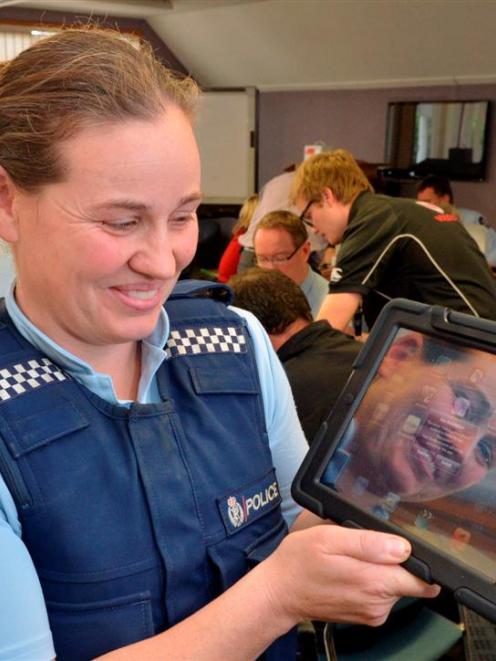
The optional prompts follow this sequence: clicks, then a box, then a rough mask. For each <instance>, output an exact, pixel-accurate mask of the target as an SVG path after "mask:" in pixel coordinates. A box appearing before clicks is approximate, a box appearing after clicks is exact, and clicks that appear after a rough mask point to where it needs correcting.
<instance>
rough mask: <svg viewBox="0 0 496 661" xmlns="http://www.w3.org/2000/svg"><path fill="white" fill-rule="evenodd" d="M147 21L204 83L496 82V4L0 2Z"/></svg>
mask: <svg viewBox="0 0 496 661" xmlns="http://www.w3.org/2000/svg"><path fill="white" fill-rule="evenodd" d="M8 5H17V6H20V7H28V6H29V7H38V8H39V7H44V8H46V9H57V10H71V11H78V12H80V11H93V12H94V13H98V14H102V13H104V14H105V13H107V14H109V15H121V16H136V17H140V18H146V20H147V21H148V23H149V24H150V26H151V27H152V28H153V29H154V30H155V32H156V33H157V34H158V35H159V36H160V37H162V39H163V40H164V41H165V43H166V44H167V45H168V47H169V48H170V49H171V50H172V52H173V53H174V54H175V55H176V56H177V58H178V59H179V60H180V61H181V62H183V64H184V65H185V66H186V68H187V69H189V70H190V72H191V73H192V74H193V75H194V76H195V77H196V78H197V79H198V80H199V82H200V83H202V84H203V85H208V86H228V87H231V86H247V85H255V86H256V87H259V88H260V89H262V90H290V89H295V90H296V89H302V90H303V89H326V88H327V89H354V88H364V87H388V86H395V87H396V86H402V85H434V84H447V83H453V82H455V83H460V84H466V83H485V82H490V83H494V82H496V67H495V65H496V38H495V34H496V0H141V1H140V0H86V1H83V0H81V1H80V0H0V7H2V6H8Z"/></svg>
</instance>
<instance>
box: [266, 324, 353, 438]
mask: <svg viewBox="0 0 496 661" xmlns="http://www.w3.org/2000/svg"><path fill="white" fill-rule="evenodd" d="M362 346H363V345H362V344H361V343H360V342H356V341H355V340H353V339H352V338H351V337H348V335H345V334H344V333H341V332H340V331H338V330H335V329H334V328H331V326H330V325H329V323H328V322H327V321H314V322H313V323H310V324H308V326H306V327H305V328H302V330H300V331H298V332H297V333H295V334H294V335H293V336H292V337H290V338H289V340H287V341H286V342H285V343H284V344H283V345H282V346H281V347H280V348H279V350H278V351H277V355H278V356H279V359H280V360H281V363H282V364H283V366H284V369H285V370H286V374H287V375H288V380H289V383H290V385H291V390H292V392H293V397H294V400H295V404H296V411H297V413H298V418H299V419H300V422H301V426H302V427H303V431H304V432H305V436H306V437H307V440H308V442H309V443H311V442H312V440H313V439H314V437H315V435H316V434H317V431H318V430H319V427H320V425H321V424H322V422H323V421H324V420H325V419H326V418H327V416H328V415H329V412H330V410H331V409H332V407H333V406H334V404H335V403H336V400H337V398H338V397H339V395H340V394H341V391H342V389H343V387H344V384H345V383H346V381H347V380H348V377H349V376H350V373H351V369H352V365H353V361H354V360H355V358H356V357H357V355H358V352H359V351H360V349H361V347H362Z"/></svg>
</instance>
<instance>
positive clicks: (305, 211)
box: [299, 200, 317, 227]
mask: <svg viewBox="0 0 496 661" xmlns="http://www.w3.org/2000/svg"><path fill="white" fill-rule="evenodd" d="M315 202H317V200H310V201H309V202H308V203H307V206H306V207H305V208H304V209H303V211H302V212H301V213H300V216H299V218H300V220H301V221H302V222H304V223H305V225H308V227H313V222H312V221H311V220H310V218H306V215H307V213H308V210H309V209H310V207H311V206H312V204H315Z"/></svg>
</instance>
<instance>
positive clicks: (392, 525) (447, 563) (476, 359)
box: [293, 299, 496, 621]
mask: <svg viewBox="0 0 496 661" xmlns="http://www.w3.org/2000/svg"><path fill="white" fill-rule="evenodd" d="M329 369H332V365H330V366H329ZM293 495H294V497H295V499H296V500H297V501H298V502H300V503H301V504H302V505H304V506H305V507H307V508H308V509H310V510H312V511H314V512H315V513H317V514H319V515H320V516H322V517H325V518H330V519H332V520H334V521H337V522H340V523H344V524H346V525H350V526H355V527H363V528H370V529H376V530H382V531H388V532H395V533H398V534H400V535H403V536H404V537H406V538H408V539H409V540H410V541H411V543H412V547H413V553H412V557H411V558H410V559H409V560H408V561H407V562H406V563H405V566H406V567H407V568H408V569H410V570H411V571H412V572H413V573H415V574H416V575H418V576H420V577H421V578H423V579H424V580H427V581H429V582H436V583H439V584H441V585H443V586H444V587H447V588H449V589H451V590H452V591H453V592H454V595H455V597H456V598H457V599H458V600H459V601H460V602H461V603H463V604H465V605H467V606H469V607H470V608H473V609H474V610H476V611H478V612H479V613H481V614H482V615H483V616H485V617H487V618H489V619H491V620H493V621H496V586H495V584H496V323H493V322H489V321H487V320H480V319H477V318H475V317H471V316H469V315H464V314H461V313H456V312H452V311H449V310H447V309H445V308H441V307H435V306H434V307H432V306H427V305H423V304H420V303H415V302H412V301H406V300H402V299H396V300H395V301H392V302H391V303H389V304H388V305H387V306H386V307H385V308H384V310H383V312H382V313H381V315H380V317H379V319H378V320H377V322H376V324H375V326H374V329H373V331H372V333H371V335H370V337H369V339H368V341H367V343H366V344H365V345H364V348H363V349H362V351H361V353H360V354H359V356H358V358H357V360H356V362H355V365H354V371H353V373H352V375H351V377H350V380H349V381H348V383H347V385H346V386H345V388H344V390H343V392H342V394H341V397H340V398H339V400H338V402H337V403H336V405H335V407H334V409H333V410H332V412H331V413H330V415H329V417H328V418H327V420H326V422H325V423H324V424H323V425H322V427H321V429H320V431H319V433H318V435H317V438H316V439H315V441H314V442H313V444H312V447H311V449H310V451H309V453H308V455H307V457H306V459H305V461H304V463H303V465H302V467H301V468H300V470H299V472H298V474H297V476H296V478H295V481H294V483H293Z"/></svg>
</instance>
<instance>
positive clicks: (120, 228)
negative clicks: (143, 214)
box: [102, 218, 138, 232]
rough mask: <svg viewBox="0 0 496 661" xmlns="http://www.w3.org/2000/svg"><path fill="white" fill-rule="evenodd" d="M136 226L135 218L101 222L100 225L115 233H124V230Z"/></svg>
mask: <svg viewBox="0 0 496 661" xmlns="http://www.w3.org/2000/svg"><path fill="white" fill-rule="evenodd" d="M137 224H138V220H137V219H136V218H127V219H125V220H104V221H102V225H104V226H105V227H107V228H109V229H111V230H115V231H117V232H125V231H126V230H129V229H132V228H133V227H136V225H137Z"/></svg>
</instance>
